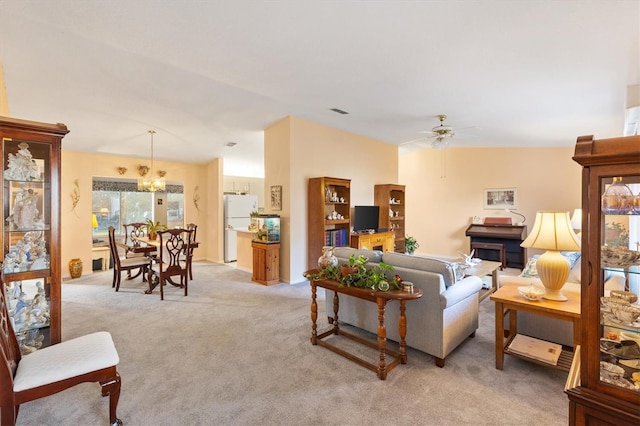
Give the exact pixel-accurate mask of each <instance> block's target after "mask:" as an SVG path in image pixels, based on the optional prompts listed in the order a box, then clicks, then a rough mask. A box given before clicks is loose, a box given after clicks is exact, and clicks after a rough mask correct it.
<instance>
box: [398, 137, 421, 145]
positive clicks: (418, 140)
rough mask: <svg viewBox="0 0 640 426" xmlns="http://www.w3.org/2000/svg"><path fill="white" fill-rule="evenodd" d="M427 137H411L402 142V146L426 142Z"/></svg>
mask: <svg viewBox="0 0 640 426" xmlns="http://www.w3.org/2000/svg"><path fill="white" fill-rule="evenodd" d="M425 139H426V137H422V138H418V139H411V140H410V141H406V142H401V143H400V146H402V145H409V144H418V143H420V142H423V143H424V142H425Z"/></svg>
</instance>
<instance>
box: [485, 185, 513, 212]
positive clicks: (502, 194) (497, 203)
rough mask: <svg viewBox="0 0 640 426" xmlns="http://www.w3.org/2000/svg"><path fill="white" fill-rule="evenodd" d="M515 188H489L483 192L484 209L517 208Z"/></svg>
mask: <svg viewBox="0 0 640 426" xmlns="http://www.w3.org/2000/svg"><path fill="white" fill-rule="evenodd" d="M517 200H518V197H517V191H516V188H490V189H485V190H484V208H485V209H487V210H503V209H515V208H517Z"/></svg>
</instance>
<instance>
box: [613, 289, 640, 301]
mask: <svg viewBox="0 0 640 426" xmlns="http://www.w3.org/2000/svg"><path fill="white" fill-rule="evenodd" d="M609 296H611V297H612V298H616V299H622V300H624V301H625V302H629V303H635V302H637V301H638V295H636V294H635V293H631V292H630V291H623V290H611V291H610V292H609Z"/></svg>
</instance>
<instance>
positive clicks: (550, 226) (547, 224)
mask: <svg viewBox="0 0 640 426" xmlns="http://www.w3.org/2000/svg"><path fill="white" fill-rule="evenodd" d="M520 246H522V247H527V248H536V249H541V250H546V252H545V253H544V254H542V255H541V256H540V257H539V258H538V260H537V261H536V269H537V271H538V276H539V277H540V281H542V284H543V285H544V288H545V289H546V293H545V295H544V296H543V297H544V298H545V299H549V300H557V301H566V300H567V297H566V296H565V295H564V294H562V293H561V292H560V290H561V289H562V286H564V283H565V282H566V281H567V278H569V272H570V271H571V265H570V264H569V260H567V258H565V257H564V256H563V255H562V254H561V253H560V251H561V250H563V251H579V250H580V240H579V239H578V236H577V235H576V234H575V233H574V232H573V229H571V220H570V219H569V212H537V213H536V221H535V223H534V224H533V229H532V230H531V233H530V234H529V236H528V237H527V238H526V239H525V240H524V241H523V242H522V244H520Z"/></svg>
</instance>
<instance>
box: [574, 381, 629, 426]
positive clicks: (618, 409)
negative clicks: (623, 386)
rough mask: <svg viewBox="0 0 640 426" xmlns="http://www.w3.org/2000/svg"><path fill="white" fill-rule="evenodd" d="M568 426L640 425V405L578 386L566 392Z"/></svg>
mask: <svg viewBox="0 0 640 426" xmlns="http://www.w3.org/2000/svg"><path fill="white" fill-rule="evenodd" d="M566 393H567V396H568V397H569V425H598V426H604V425H608V426H613V425H615V426H626V425H629V426H631V425H634V426H637V425H639V424H640V405H638V404H630V403H628V402H627V401H622V400H620V399H617V398H613V397H610V396H609V395H606V394H603V393H600V392H594V391H592V390H591V389H588V388H585V387H581V386H578V387H576V388H571V389H568V390H566Z"/></svg>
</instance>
